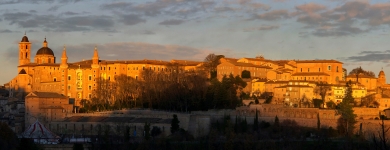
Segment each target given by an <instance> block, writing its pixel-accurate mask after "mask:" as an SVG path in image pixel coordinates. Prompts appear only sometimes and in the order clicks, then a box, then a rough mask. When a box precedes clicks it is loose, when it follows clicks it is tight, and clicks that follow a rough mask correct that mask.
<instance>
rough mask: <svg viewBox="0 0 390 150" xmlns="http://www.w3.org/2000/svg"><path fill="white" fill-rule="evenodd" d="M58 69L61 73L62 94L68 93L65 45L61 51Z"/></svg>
mask: <svg viewBox="0 0 390 150" xmlns="http://www.w3.org/2000/svg"><path fill="white" fill-rule="evenodd" d="M60 69H61V73H62V77H61V89H62V94H63V95H66V96H67V95H68V79H67V77H68V56H67V55H66V47H65V45H64V50H63V51H62V56H61V64H60Z"/></svg>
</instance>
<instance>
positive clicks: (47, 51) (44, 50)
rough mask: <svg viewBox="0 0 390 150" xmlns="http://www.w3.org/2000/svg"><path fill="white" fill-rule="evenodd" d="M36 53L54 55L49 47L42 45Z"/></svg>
mask: <svg viewBox="0 0 390 150" xmlns="http://www.w3.org/2000/svg"><path fill="white" fill-rule="evenodd" d="M37 55H53V56H54V53H53V51H52V50H51V49H50V48H48V47H42V48H41V49H39V50H38V51H37Z"/></svg>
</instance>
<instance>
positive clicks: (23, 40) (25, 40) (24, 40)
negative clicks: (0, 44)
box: [20, 35, 29, 42]
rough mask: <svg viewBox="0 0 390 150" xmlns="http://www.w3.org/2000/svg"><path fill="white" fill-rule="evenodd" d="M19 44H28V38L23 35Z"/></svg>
mask: <svg viewBox="0 0 390 150" xmlns="http://www.w3.org/2000/svg"><path fill="white" fill-rule="evenodd" d="M20 42H29V41H28V37H27V36H26V35H24V36H23V38H22V41H20Z"/></svg>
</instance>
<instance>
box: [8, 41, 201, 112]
mask: <svg viewBox="0 0 390 150" xmlns="http://www.w3.org/2000/svg"><path fill="white" fill-rule="evenodd" d="M66 51H67V50H66V47H65V46H64V48H63V51H62V56H61V58H60V61H59V62H57V59H56V56H55V55H54V52H53V50H52V49H51V48H49V46H48V41H47V40H46V38H45V40H44V42H43V44H42V48H40V49H39V50H38V51H37V52H36V55H35V57H34V58H33V59H32V58H31V53H32V52H33V51H32V50H31V42H30V41H29V40H28V37H27V36H26V35H24V36H23V38H22V40H21V42H19V66H18V75H17V76H16V77H15V78H13V79H12V80H11V81H10V82H9V83H7V88H8V89H9V91H10V97H16V98H18V99H24V98H25V96H26V95H27V93H30V92H34V91H37V92H53V93H58V94H62V95H64V96H67V97H69V98H74V99H75V100H76V102H75V105H79V102H80V100H81V99H91V98H92V97H94V95H93V93H94V90H95V89H96V88H97V79H100V78H104V79H107V80H109V81H115V79H116V76H118V75H126V76H129V77H133V78H134V79H141V77H140V75H141V72H142V71H144V70H153V71H173V70H172V69H171V68H170V67H169V66H170V64H178V66H179V67H178V68H177V69H178V71H186V70H194V69H196V68H197V67H198V66H200V65H201V62H196V61H186V60H172V61H170V62H169V61H161V60H146V59H145V60H116V61H109V60H101V59H99V54H98V49H97V47H95V48H94V49H93V48H91V59H89V60H82V61H78V62H68V56H67V53H66ZM31 60H33V62H31Z"/></svg>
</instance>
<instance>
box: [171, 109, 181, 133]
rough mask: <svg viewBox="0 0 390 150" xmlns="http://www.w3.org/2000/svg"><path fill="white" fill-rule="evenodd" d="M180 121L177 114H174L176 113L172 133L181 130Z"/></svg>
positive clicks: (172, 123)
mask: <svg viewBox="0 0 390 150" xmlns="http://www.w3.org/2000/svg"><path fill="white" fill-rule="evenodd" d="M179 123H180V121H179V119H178V118H177V115H176V114H174V115H173V119H172V121H171V133H172V134H173V133H175V132H177V131H179V129H180V126H179Z"/></svg>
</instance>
